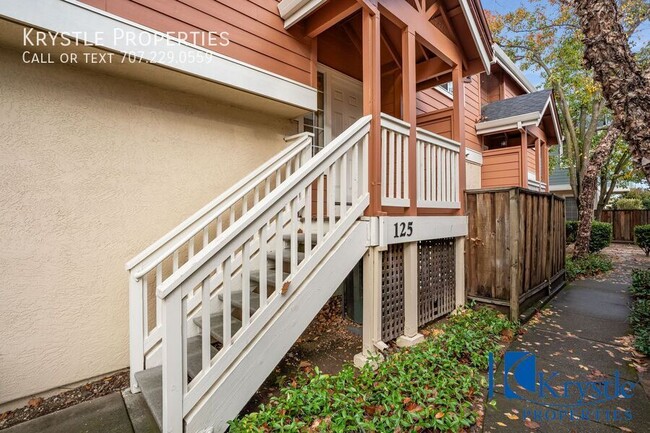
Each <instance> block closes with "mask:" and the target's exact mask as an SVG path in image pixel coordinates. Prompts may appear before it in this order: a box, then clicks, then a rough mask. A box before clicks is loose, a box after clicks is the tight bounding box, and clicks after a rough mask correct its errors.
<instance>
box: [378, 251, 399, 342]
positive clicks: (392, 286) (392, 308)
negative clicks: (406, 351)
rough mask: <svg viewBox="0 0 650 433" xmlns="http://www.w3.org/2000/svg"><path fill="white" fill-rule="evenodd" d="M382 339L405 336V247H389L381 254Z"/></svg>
mask: <svg viewBox="0 0 650 433" xmlns="http://www.w3.org/2000/svg"><path fill="white" fill-rule="evenodd" d="M381 270H382V273H381V339H382V340H383V341H391V340H394V339H396V338H397V337H399V336H400V335H402V334H404V245H403V244H396V245H389V246H388V250H387V251H384V252H383V253H382V254H381Z"/></svg>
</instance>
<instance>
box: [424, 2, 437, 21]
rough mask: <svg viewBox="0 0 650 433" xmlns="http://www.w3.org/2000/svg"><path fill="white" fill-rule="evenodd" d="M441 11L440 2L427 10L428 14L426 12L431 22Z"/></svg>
mask: <svg viewBox="0 0 650 433" xmlns="http://www.w3.org/2000/svg"><path fill="white" fill-rule="evenodd" d="M439 10H440V2H434V3H433V4H432V5H431V6H430V7H429V9H427V12H426V17H427V20H430V19H431V18H433V17H434V16H435V15H436V14H437V13H438V11H439Z"/></svg>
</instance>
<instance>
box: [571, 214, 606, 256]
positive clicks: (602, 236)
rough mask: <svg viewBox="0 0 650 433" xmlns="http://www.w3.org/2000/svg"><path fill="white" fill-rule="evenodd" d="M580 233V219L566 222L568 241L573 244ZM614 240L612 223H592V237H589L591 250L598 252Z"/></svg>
mask: <svg viewBox="0 0 650 433" xmlns="http://www.w3.org/2000/svg"><path fill="white" fill-rule="evenodd" d="M577 235H578V221H567V222H566V242H567V244H572V243H574V242H575V241H576V237H577ZM611 242H612V225H611V224H610V223H603V222H599V221H593V222H592V223H591V237H590V238H589V251H591V252H592V253H597V252H598V251H600V250H602V249H603V248H605V247H606V246H608V245H609V244H610V243H611Z"/></svg>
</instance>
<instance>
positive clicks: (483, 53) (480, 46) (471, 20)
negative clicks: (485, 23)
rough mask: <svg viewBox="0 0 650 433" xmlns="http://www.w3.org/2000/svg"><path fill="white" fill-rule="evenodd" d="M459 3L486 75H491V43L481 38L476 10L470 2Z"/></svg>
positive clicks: (460, 0)
mask: <svg viewBox="0 0 650 433" xmlns="http://www.w3.org/2000/svg"><path fill="white" fill-rule="evenodd" d="M459 3H460V7H461V9H462V11H463V15H464V16H465V20H466V21H467V25H468V26H469V29H470V33H471V34H472V39H473V40H474V43H475V44H476V48H477V50H478V53H479V57H480V58H481V62H482V63H483V66H484V67H485V73H486V74H488V75H489V74H490V67H491V65H492V49H491V46H490V42H489V41H485V40H484V39H483V37H482V36H481V32H480V30H479V26H478V23H477V20H476V17H475V15H474V9H472V8H471V7H470V5H469V0H459ZM490 39H491V38H490Z"/></svg>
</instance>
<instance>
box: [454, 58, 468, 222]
mask: <svg viewBox="0 0 650 433" xmlns="http://www.w3.org/2000/svg"><path fill="white" fill-rule="evenodd" d="M451 76H452V81H453V83H454V116H453V117H454V125H453V131H452V137H453V139H454V140H456V141H457V142H459V143H460V152H459V154H458V191H457V193H458V195H459V200H460V209H459V210H458V215H465V199H464V194H465V185H466V184H467V177H466V176H467V175H466V171H467V167H466V165H465V158H466V157H465V152H466V150H465V147H466V146H465V84H464V83H463V65H462V64H458V65H456V66H454V68H453V70H452V73H451Z"/></svg>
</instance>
